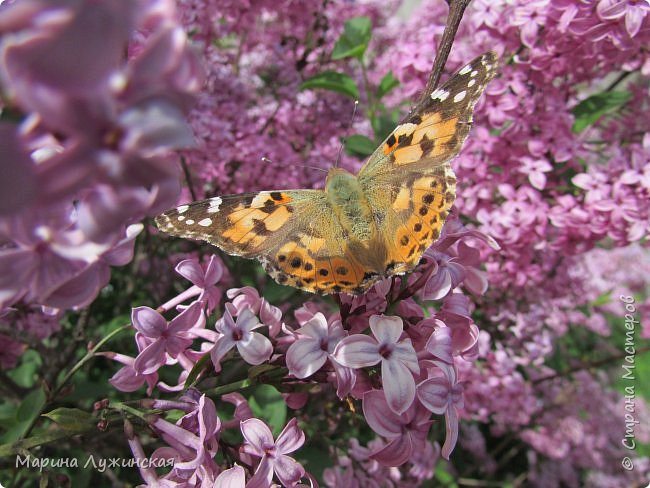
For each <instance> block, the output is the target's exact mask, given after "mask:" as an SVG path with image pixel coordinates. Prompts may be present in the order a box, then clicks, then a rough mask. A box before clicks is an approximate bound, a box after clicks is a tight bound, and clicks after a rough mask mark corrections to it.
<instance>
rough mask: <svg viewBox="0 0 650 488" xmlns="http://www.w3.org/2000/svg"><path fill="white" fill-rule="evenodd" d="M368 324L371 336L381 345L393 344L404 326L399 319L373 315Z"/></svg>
mask: <svg viewBox="0 0 650 488" xmlns="http://www.w3.org/2000/svg"><path fill="white" fill-rule="evenodd" d="M369 322H370V329H371V330H372V333H373V335H374V336H375V337H376V338H377V342H379V344H382V345H384V344H395V343H396V342H397V341H398V340H399V338H400V336H401V335H402V332H404V324H403V323H402V319H401V318H400V317H389V316H385V315H373V316H372V317H370V321H369Z"/></svg>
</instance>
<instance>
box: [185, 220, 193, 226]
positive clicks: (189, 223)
mask: <svg viewBox="0 0 650 488" xmlns="http://www.w3.org/2000/svg"><path fill="white" fill-rule="evenodd" d="M185 223H186V224H187V225H192V224H194V221H193V220H192V219H187V220H186V221H185Z"/></svg>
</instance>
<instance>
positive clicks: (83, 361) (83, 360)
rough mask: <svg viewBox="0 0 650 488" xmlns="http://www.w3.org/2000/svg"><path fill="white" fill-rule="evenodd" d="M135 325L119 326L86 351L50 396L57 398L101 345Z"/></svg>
mask: <svg viewBox="0 0 650 488" xmlns="http://www.w3.org/2000/svg"><path fill="white" fill-rule="evenodd" d="M132 327H133V326H132V325H131V324H125V325H123V326H122V327H119V328H117V329H115V330H114V331H113V332H111V333H110V334H108V335H107V336H106V337H104V338H103V339H102V340H100V341H99V342H98V343H97V344H95V346H94V347H93V348H92V349H91V350H90V351H88V352H87V353H86V355H85V356H84V357H82V358H81V359H80V360H79V361H78V362H77V364H75V365H74V366H73V367H72V369H71V370H70V371H68V372H67V373H66V375H65V376H64V378H63V380H62V381H61V383H59V386H57V387H56V388H55V389H54V390H53V391H52V394H51V395H50V398H52V399H53V398H55V397H56V395H57V394H58V393H59V392H60V391H61V389H62V388H63V387H64V386H65V385H66V383H67V382H68V381H70V378H72V376H73V375H74V374H75V373H76V372H77V371H79V370H80V369H81V368H82V367H83V365H84V364H86V363H87V362H88V361H90V360H91V359H92V358H94V357H95V353H96V352H97V351H98V350H99V349H101V347H102V346H103V345H104V344H106V343H107V342H108V341H110V340H111V339H112V338H113V337H115V336H116V335H118V334H121V333H122V332H124V331H126V330H130V329H131V328H132Z"/></svg>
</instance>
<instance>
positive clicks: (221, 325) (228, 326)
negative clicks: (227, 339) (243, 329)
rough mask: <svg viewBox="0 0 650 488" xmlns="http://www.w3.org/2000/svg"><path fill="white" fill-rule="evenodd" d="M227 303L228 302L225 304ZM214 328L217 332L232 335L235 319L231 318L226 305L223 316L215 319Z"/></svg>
mask: <svg viewBox="0 0 650 488" xmlns="http://www.w3.org/2000/svg"><path fill="white" fill-rule="evenodd" d="M226 305H228V304H226ZM214 328H215V329H217V332H221V333H222V334H225V335H229V336H230V335H232V331H233V330H235V328H236V326H235V319H233V318H232V314H231V313H230V310H229V309H228V307H227V306H226V308H225V312H224V314H223V316H222V317H221V318H220V319H219V320H217V323H216V324H214Z"/></svg>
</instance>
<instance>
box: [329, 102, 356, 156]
mask: <svg viewBox="0 0 650 488" xmlns="http://www.w3.org/2000/svg"><path fill="white" fill-rule="evenodd" d="M358 106H359V100H355V101H354V109H352V118H351V119H350V123H349V124H348V128H347V130H346V131H345V137H343V140H342V141H341V147H340V148H339V154H338V156H336V162H335V163H334V167H335V168H338V167H339V161H341V154H343V148H344V147H345V142H346V141H347V140H348V137H350V130H352V124H353V122H354V117H355V116H356V115H357V107H358Z"/></svg>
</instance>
